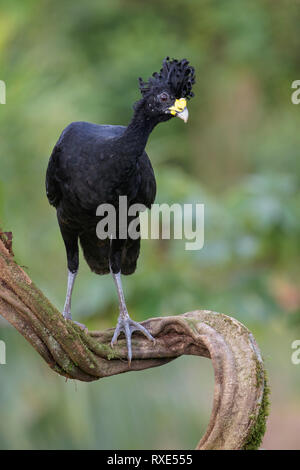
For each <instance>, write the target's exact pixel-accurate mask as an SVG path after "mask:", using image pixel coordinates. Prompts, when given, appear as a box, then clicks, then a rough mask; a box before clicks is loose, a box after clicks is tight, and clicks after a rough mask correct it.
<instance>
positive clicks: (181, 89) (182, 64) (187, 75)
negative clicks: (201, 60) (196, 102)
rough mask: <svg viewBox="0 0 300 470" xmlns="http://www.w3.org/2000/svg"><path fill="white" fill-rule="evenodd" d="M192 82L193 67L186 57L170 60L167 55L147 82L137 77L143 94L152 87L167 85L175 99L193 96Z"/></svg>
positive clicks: (193, 79) (148, 91) (193, 76)
mask: <svg viewBox="0 0 300 470" xmlns="http://www.w3.org/2000/svg"><path fill="white" fill-rule="evenodd" d="M194 83H195V69H194V67H192V66H191V65H189V61H188V60H187V59H182V60H177V59H172V60H170V58H169V57H166V58H165V59H164V60H163V64H162V68H161V69H160V71H159V72H154V73H153V75H152V77H150V78H149V79H148V81H147V82H144V81H143V79H142V78H139V87H140V90H141V93H142V95H143V96H144V95H146V94H148V93H150V92H151V91H152V89H153V88H162V87H164V86H168V87H169V88H170V89H171V90H172V92H173V93H174V95H175V97H176V98H177V99H179V98H186V99H190V98H192V97H193V96H194V93H193V92H192V87H193V85H194Z"/></svg>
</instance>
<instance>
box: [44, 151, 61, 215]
mask: <svg viewBox="0 0 300 470" xmlns="http://www.w3.org/2000/svg"><path fill="white" fill-rule="evenodd" d="M59 154H60V149H59V147H58V146H57V145H56V146H55V147H54V149H53V151H52V154H51V157H50V160H49V163H48V168H47V173H46V194H47V198H48V201H49V202H50V204H51V205H52V206H54V207H57V206H58V204H59V202H60V200H61V197H62V193H61V189H60V185H59V181H58V178H57V172H58V169H59Z"/></svg>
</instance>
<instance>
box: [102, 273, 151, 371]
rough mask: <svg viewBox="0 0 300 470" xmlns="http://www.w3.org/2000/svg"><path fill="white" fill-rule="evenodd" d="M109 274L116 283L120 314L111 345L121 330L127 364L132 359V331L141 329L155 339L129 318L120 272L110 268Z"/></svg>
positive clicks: (149, 337)
mask: <svg viewBox="0 0 300 470" xmlns="http://www.w3.org/2000/svg"><path fill="white" fill-rule="evenodd" d="M111 274H112V277H113V280H114V282H115V284H116V287H117V292H118V297H119V307H120V314H119V318H118V323H117V326H116V329H115V332H114V335H113V337H112V340H111V346H112V347H113V345H114V343H115V342H116V341H117V339H118V336H119V334H120V333H121V332H123V333H124V334H125V337H126V343H127V351H128V362H129V365H130V363H131V359H132V349H131V335H132V333H133V332H134V331H141V332H142V333H144V335H145V336H146V337H147V338H148V339H150V340H151V341H153V342H155V339H154V338H153V336H152V335H151V334H150V333H149V331H148V330H146V328H145V327H143V326H142V325H140V324H139V323H137V322H135V321H133V320H131V318H130V316H129V313H128V311H127V307H126V303H125V298H124V293H123V287H122V281H121V273H120V272H118V273H116V274H115V273H113V272H112V270H111Z"/></svg>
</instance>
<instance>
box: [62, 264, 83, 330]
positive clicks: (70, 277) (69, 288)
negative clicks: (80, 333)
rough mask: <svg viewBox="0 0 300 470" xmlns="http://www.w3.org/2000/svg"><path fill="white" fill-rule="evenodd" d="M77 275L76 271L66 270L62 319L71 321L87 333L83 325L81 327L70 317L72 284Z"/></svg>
mask: <svg viewBox="0 0 300 470" xmlns="http://www.w3.org/2000/svg"><path fill="white" fill-rule="evenodd" d="M77 273H78V271H74V272H72V271H70V270H68V286H67V294H66V301H65V305H64V310H63V317H64V318H65V319H66V320H71V321H73V323H75V324H76V325H78V326H80V328H81V329H83V330H85V331H87V327H86V326H85V325H83V323H79V322H77V321H74V320H72V315H71V300H72V291H73V287H74V282H75V279H76V276H77Z"/></svg>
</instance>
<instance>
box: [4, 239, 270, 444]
mask: <svg viewBox="0 0 300 470" xmlns="http://www.w3.org/2000/svg"><path fill="white" fill-rule="evenodd" d="M9 240H10V239H9V237H7V236H5V235H4V234H2V235H1V236H0V313H1V315H2V316H3V317H4V318H6V319H7V320H8V321H9V322H10V323H11V324H12V325H13V326H14V327H15V328H16V329H17V330H18V331H19V332H20V333H21V334H22V335H23V336H24V337H25V338H26V339H27V341H29V342H30V344H31V345H32V346H33V347H34V348H35V349H36V351H37V352H38V353H39V354H40V355H41V356H42V357H43V359H44V360H45V361H46V362H47V363H48V365H49V366H50V367H51V368H52V369H53V370H55V371H56V372H57V373H59V374H60V375H63V376H65V377H68V378H73V379H78V380H82V381H87V382H89V381H93V380H97V379H99V378H102V377H108V376H111V375H115V374H120V373H123V372H128V371H132V370H135V371H137V370H143V369H147V368H150V367H156V366H161V365H163V364H166V363H167V362H170V361H172V360H174V359H176V358H177V357H179V356H182V355H184V354H186V355H196V356H204V357H207V358H210V359H211V360H212V363H213V367H214V373H215V388H214V402H213V410H212V415H211V419H210V423H209V426H208V429H207V431H206V433H205V435H204V437H203V438H202V439H201V440H200V442H199V444H198V446H197V449H243V448H249V449H251V448H258V447H259V445H260V441H261V438H262V436H263V434H264V431H265V418H266V415H267V405H268V400H267V386H266V380H265V372H264V366H263V362H262V359H261V355H260V352H259V349H258V346H257V344H256V342H255V340H254V338H253V336H252V334H251V333H250V332H249V331H248V330H247V328H245V326H243V325H242V324H241V323H239V322H238V321H237V320H235V319H233V318H231V317H228V316H226V315H223V314H220V313H215V312H210V311H207V310H197V311H194V312H189V313H185V314H183V315H179V316H171V317H161V318H153V319H150V320H147V321H145V322H143V325H144V326H146V327H147V329H148V330H149V331H150V332H151V334H152V335H153V336H154V337H155V338H156V344H155V345H153V344H152V343H151V342H150V341H148V340H147V339H145V337H144V336H143V335H140V334H138V333H136V334H135V335H134V336H133V338H132V348H133V360H132V363H131V366H130V367H129V365H128V362H127V350H126V344H125V340H124V339H121V338H120V340H119V341H118V344H117V346H116V347H115V348H114V349H112V348H111V347H110V341H111V338H112V333H113V329H109V330H106V331H93V332H90V333H89V334H86V333H84V332H83V331H82V330H81V329H80V328H79V327H78V326H77V325H76V324H73V323H72V322H69V321H65V320H64V318H63V317H62V315H61V313H60V312H59V311H58V310H57V309H56V308H55V307H54V306H53V305H52V304H51V303H50V302H49V300H48V299H47V298H46V297H45V296H44V295H43V293H42V292H41V291H40V290H39V289H38V288H37V287H36V286H35V285H34V283H33V282H32V281H31V280H30V278H29V277H28V275H27V274H26V273H25V272H24V271H23V270H22V268H21V267H20V266H18V265H17V264H16V263H15V261H14V259H13V255H12V252H11V244H10V241H9Z"/></svg>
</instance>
